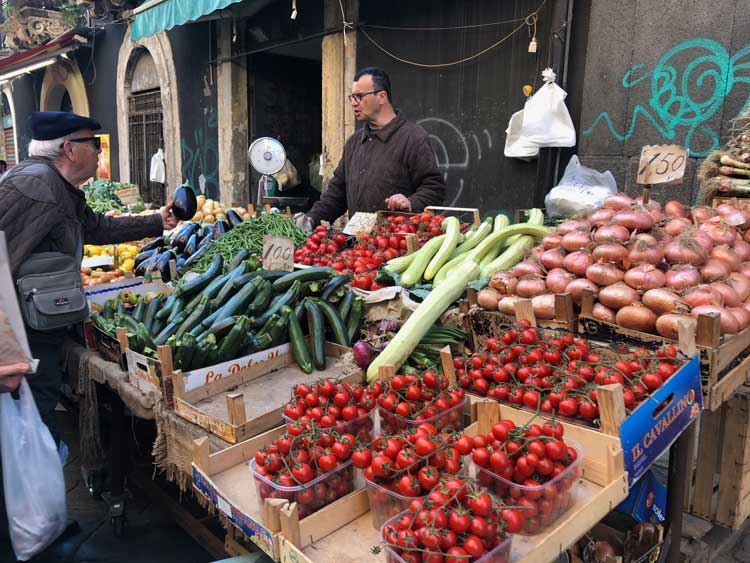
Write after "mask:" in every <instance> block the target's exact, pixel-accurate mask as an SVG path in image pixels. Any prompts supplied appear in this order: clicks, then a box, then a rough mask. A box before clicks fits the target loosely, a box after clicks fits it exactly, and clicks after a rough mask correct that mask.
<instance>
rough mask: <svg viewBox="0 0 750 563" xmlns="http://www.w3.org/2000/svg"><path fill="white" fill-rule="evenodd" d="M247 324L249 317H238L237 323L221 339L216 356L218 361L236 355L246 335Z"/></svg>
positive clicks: (231, 358) (229, 358) (230, 358)
mask: <svg viewBox="0 0 750 563" xmlns="http://www.w3.org/2000/svg"><path fill="white" fill-rule="evenodd" d="M249 326H250V324H249V319H248V318H247V317H240V318H239V320H238V321H237V324H235V325H234V326H233V327H232V330H230V331H229V334H227V335H226V336H225V337H224V339H223V340H222V341H221V346H220V347H219V356H218V358H219V361H220V362H227V361H229V360H233V359H235V358H236V357H237V352H238V351H239V349H240V346H242V344H243V342H244V341H245V338H246V337H247V334H248V328H249Z"/></svg>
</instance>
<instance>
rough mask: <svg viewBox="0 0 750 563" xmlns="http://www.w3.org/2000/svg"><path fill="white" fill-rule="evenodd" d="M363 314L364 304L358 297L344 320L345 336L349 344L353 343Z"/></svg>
mask: <svg viewBox="0 0 750 563" xmlns="http://www.w3.org/2000/svg"><path fill="white" fill-rule="evenodd" d="M363 312H364V304H363V303H362V300H361V299H360V298H359V297H358V298H357V299H355V300H354V303H352V309H351V312H350V313H349V317H348V318H347V319H346V336H347V338H348V339H349V344H350V345H351V343H352V342H354V339H355V337H356V336H358V333H359V323H360V322H361V321H362V314H363Z"/></svg>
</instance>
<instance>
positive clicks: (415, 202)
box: [298, 67, 445, 227]
mask: <svg viewBox="0 0 750 563" xmlns="http://www.w3.org/2000/svg"><path fill="white" fill-rule="evenodd" d="M349 101H350V102H351V105H352V109H353V110H354V116H355V117H356V118H357V121H361V122H363V123H364V127H360V128H359V129H358V130H357V131H356V132H355V133H354V134H353V135H352V136H351V137H349V139H348V140H347V141H346V145H345V146H344V154H343V156H342V158H341V161H340V162H339V165H338V166H337V167H336V170H335V172H334V173H333V178H331V181H330V182H329V184H328V188H327V189H326V190H324V191H323V195H322V196H321V197H320V200H319V201H318V202H316V203H315V205H313V207H312V209H310V211H309V212H308V213H307V216H306V217H301V218H298V223H299V224H302V225H304V226H308V227H309V226H311V225H312V226H314V225H317V224H318V223H320V222H321V221H334V220H335V219H336V218H338V217H339V216H341V215H343V213H344V212H345V211H347V210H348V211H349V215H353V214H354V213H355V212H357V211H365V212H375V211H378V210H379V209H383V208H388V209H391V210H395V211H412V212H420V211H422V210H423V209H424V208H425V207H427V206H430V205H442V204H443V202H444V200H445V182H444V181H443V176H442V175H441V174H440V172H439V171H438V168H437V160H436V159H435V153H434V152H433V150H432V147H431V146H430V141H429V138H428V136H427V132H426V131H425V130H424V129H422V128H421V127H420V126H419V125H417V124H416V123H413V122H411V121H408V120H407V119H406V117H404V115H403V114H402V113H400V112H399V111H398V110H395V109H394V108H393V104H392V97H391V81H390V79H389V78H388V75H387V74H386V73H385V71H383V70H381V69H379V68H375V67H368V68H364V69H362V70H360V71H359V72H357V74H355V75H354V83H353V84H352V93H351V95H350V96H349ZM308 218H309V221H308V220H307V219H308Z"/></svg>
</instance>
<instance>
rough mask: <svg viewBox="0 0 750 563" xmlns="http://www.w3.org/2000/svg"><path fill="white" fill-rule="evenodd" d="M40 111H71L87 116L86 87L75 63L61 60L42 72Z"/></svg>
mask: <svg viewBox="0 0 750 563" xmlns="http://www.w3.org/2000/svg"><path fill="white" fill-rule="evenodd" d="M39 109H40V111H72V112H75V113H77V114H78V115H89V100H88V96H87V95H86V85H85V84H84V82H83V76H81V71H80V70H79V68H78V65H77V64H76V62H75V61H70V60H62V61H59V62H57V63H55V64H53V65H51V66H49V67H47V69H46V70H45V71H44V80H43V81H42V92H41V95H40V96H39Z"/></svg>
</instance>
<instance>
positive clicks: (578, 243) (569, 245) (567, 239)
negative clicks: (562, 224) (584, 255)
mask: <svg viewBox="0 0 750 563" xmlns="http://www.w3.org/2000/svg"><path fill="white" fill-rule="evenodd" d="M560 246H561V247H562V248H563V249H564V250H567V251H568V252H573V251H574V250H584V249H587V248H591V247H592V246H593V243H592V242H591V236H590V234H589V233H587V232H584V231H571V232H569V233H568V234H567V235H565V236H563V238H562V242H561V243H560Z"/></svg>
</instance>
